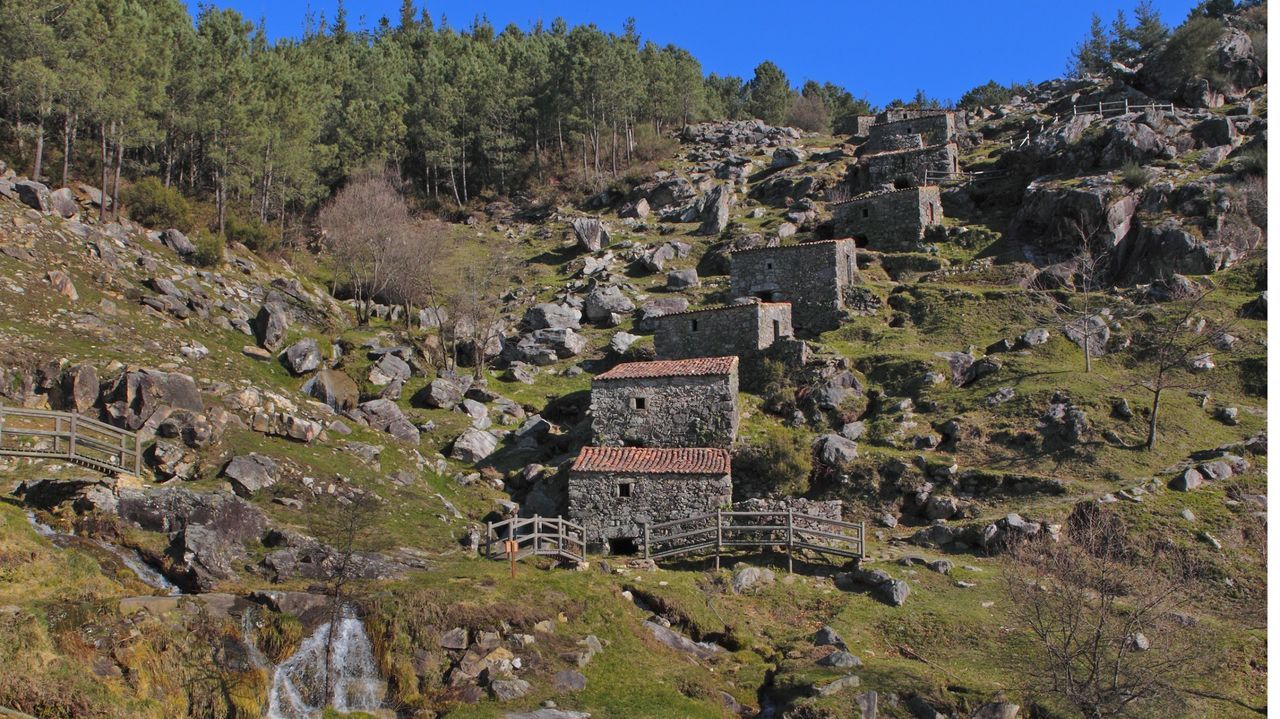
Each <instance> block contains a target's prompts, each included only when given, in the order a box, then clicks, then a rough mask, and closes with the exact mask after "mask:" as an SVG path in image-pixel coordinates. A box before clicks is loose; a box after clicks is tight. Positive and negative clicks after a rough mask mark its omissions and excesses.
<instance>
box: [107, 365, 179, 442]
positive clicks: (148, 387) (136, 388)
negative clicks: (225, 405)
mask: <svg viewBox="0 0 1280 719" xmlns="http://www.w3.org/2000/svg"><path fill="white" fill-rule="evenodd" d="M103 404H104V409H105V410H106V413H107V418H108V421H110V422H111V424H114V425H115V426H117V427H122V428H124V429H129V430H133V431H138V430H143V429H144V427H145V428H147V429H148V430H150V431H151V432H154V431H155V427H156V426H157V425H159V424H160V423H161V422H163V421H164V420H165V418H167V417H168V416H169V415H170V414H171V413H172V412H173V411H175V410H188V411H191V412H194V413H197V414H199V413H203V412H204V400H203V399H201V397H200V390H199V389H197V388H196V383H195V381H194V380H192V379H191V378H190V377H188V376H187V375H184V374H178V373H176V372H161V371H159V370H153V369H138V370H130V371H126V372H125V373H124V374H122V375H120V377H119V378H117V379H116V381H115V383H114V384H112V385H111V387H110V388H108V389H107V392H106V396H105V397H104V399H103Z"/></svg>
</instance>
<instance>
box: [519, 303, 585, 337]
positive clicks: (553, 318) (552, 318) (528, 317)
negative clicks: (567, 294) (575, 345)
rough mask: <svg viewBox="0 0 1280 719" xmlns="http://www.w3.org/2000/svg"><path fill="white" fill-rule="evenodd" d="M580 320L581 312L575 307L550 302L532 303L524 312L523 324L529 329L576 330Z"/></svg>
mask: <svg viewBox="0 0 1280 719" xmlns="http://www.w3.org/2000/svg"><path fill="white" fill-rule="evenodd" d="M581 320H582V312H581V311H580V310H578V309H577V308H575V307H570V306H568V305H559V304H554V303H551V302H544V303H542V304H538V305H534V306H533V307H530V308H529V309H528V310H526V311H525V313H524V324H525V326H526V327H528V328H529V329H531V330H545V329H552V330H565V329H568V330H576V329H578V328H579V327H580V326H581V325H580V324H579V322H580V321H581Z"/></svg>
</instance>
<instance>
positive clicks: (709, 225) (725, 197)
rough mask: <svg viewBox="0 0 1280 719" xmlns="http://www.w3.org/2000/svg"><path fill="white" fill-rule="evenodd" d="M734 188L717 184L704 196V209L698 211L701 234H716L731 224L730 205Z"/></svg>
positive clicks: (699, 231)
mask: <svg viewBox="0 0 1280 719" xmlns="http://www.w3.org/2000/svg"><path fill="white" fill-rule="evenodd" d="M732 199H733V190H732V189H731V188H730V187H729V186H728V185H716V187H715V188H714V189H712V190H711V191H710V192H708V193H707V194H706V196H705V197H703V198H702V211H701V212H699V213H698V220H699V221H700V222H701V224H700V225H698V234H699V235H710V236H713V237H714V236H716V235H719V234H720V233H721V232H724V228H725V227H727V226H728V225H729V206H730V203H731V202H732Z"/></svg>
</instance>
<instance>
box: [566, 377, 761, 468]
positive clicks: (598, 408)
mask: <svg viewBox="0 0 1280 719" xmlns="http://www.w3.org/2000/svg"><path fill="white" fill-rule="evenodd" d="M737 399H738V375H737V373H736V372H734V373H731V374H727V375H697V376H680V377H640V378H632V379H613V380H605V381H601V380H596V381H595V382H593V383H592V384H591V415H592V419H591V429H592V433H593V434H594V436H595V441H594V443H595V444H596V445H600V446H631V447H719V448H723V449H728V448H729V447H730V446H732V445H733V441H734V439H736V438H737V436H738V411H737ZM637 400H642V401H641V402H637ZM637 404H641V405H643V407H642V408H638V407H637Z"/></svg>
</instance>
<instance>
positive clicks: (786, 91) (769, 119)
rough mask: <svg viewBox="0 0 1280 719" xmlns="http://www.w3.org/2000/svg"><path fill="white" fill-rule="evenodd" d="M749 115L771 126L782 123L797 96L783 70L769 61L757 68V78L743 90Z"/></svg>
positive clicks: (752, 79) (753, 78)
mask: <svg viewBox="0 0 1280 719" xmlns="http://www.w3.org/2000/svg"><path fill="white" fill-rule="evenodd" d="M743 92H744V93H745V95H746V108H745V109H746V112H747V114H748V115H750V116H752V117H755V118H757V119H760V120H763V121H764V122H766V123H768V124H770V125H777V124H780V123H782V121H783V120H784V119H785V118H786V115H787V110H789V109H790V108H791V102H792V98H793V97H795V94H794V93H793V91H792V90H791V85H790V84H789V83H788V82H787V76H786V74H785V73H783V72H782V70H781V68H779V67H778V66H777V65H775V64H773V62H771V61H769V60H765V61H764V62H762V63H760V64H759V65H757V66H756V69H755V76H754V77H752V78H751V80H750V81H749V82H748V83H747V84H746V87H745V88H743Z"/></svg>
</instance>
